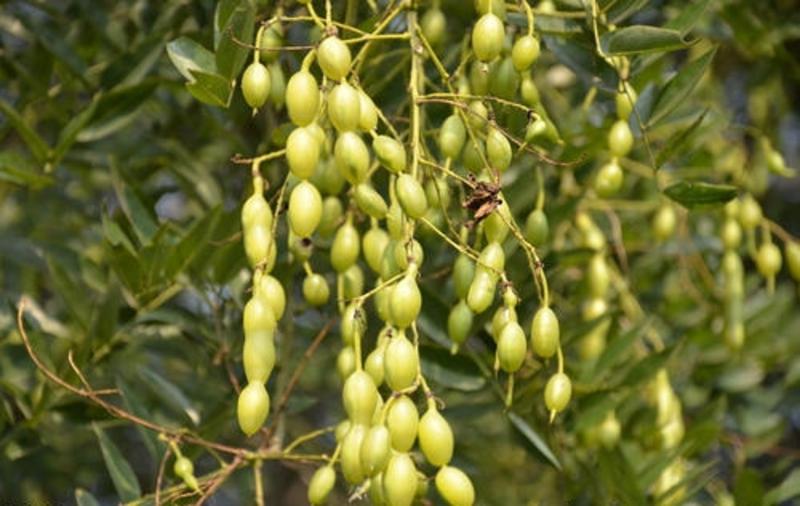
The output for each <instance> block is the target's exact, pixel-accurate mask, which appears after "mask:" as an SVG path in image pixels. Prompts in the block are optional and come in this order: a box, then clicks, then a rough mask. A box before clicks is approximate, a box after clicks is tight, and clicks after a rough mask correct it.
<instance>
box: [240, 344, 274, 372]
mask: <svg viewBox="0 0 800 506" xmlns="http://www.w3.org/2000/svg"><path fill="white" fill-rule="evenodd" d="M273 335H274V333H273V332H272V331H261V332H256V333H254V334H251V335H249V336H248V337H247V338H246V339H245V340H244V350H243V351H242V361H243V362H244V375H245V376H246V377H247V381H248V382H250V383H253V382H258V383H266V382H267V379H268V378H269V375H270V374H272V369H273V367H275V342H274V340H273Z"/></svg>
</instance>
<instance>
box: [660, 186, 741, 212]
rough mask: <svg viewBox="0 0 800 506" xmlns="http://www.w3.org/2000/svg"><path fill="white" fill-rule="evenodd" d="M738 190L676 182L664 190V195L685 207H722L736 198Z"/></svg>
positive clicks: (732, 187) (730, 187) (728, 187)
mask: <svg viewBox="0 0 800 506" xmlns="http://www.w3.org/2000/svg"><path fill="white" fill-rule="evenodd" d="M737 192H738V189H737V188H736V187H735V186H731V185H728V184H711V183H703V182H699V181H697V182H692V181H678V182H677V183H675V184H673V185H670V186H669V187H667V188H666V189H665V190H664V194H665V195H666V196H667V197H669V198H671V199H672V200H674V201H675V202H677V203H678V204H680V205H682V206H684V207H686V208H693V207H698V206H713V205H722V204H724V203H725V202H728V201H729V200H731V199H733V198H734V197H736V194H737Z"/></svg>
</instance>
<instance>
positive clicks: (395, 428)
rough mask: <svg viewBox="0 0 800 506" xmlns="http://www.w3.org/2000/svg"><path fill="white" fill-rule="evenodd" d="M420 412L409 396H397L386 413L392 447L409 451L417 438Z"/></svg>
mask: <svg viewBox="0 0 800 506" xmlns="http://www.w3.org/2000/svg"><path fill="white" fill-rule="evenodd" d="M418 424H419V412H418V411H417V407H416V406H415V405H414V402H413V401H412V400H411V399H410V398H409V397H408V396H407V395H401V396H400V397H397V398H396V399H395V400H394V402H392V405H391V406H389V411H388V412H387V413H386V427H387V428H388V429H389V434H391V436H392V448H394V449H395V450H396V451H398V452H407V451H409V450H411V447H412V446H414V440H415V439H417V426H418Z"/></svg>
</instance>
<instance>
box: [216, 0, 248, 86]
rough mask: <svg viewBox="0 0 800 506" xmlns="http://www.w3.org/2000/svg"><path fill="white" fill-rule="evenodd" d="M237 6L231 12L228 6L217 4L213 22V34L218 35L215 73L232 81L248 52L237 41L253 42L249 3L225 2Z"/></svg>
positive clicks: (239, 70) (240, 68)
mask: <svg viewBox="0 0 800 506" xmlns="http://www.w3.org/2000/svg"><path fill="white" fill-rule="evenodd" d="M227 3H228V4H237V5H235V7H234V10H233V11H232V12H230V11H229V9H230V7H231V6H230V5H227V6H224V7H225V8H224V9H223V3H222V2H221V3H219V4H218V6H217V12H216V16H215V18H216V19H215V21H214V33H215V34H218V37H217V39H216V41H215V44H216V48H217V50H216V64H217V72H218V73H219V74H220V75H222V76H224V77H227V78H228V79H229V80H230V79H233V78H234V77H235V76H236V75H238V74H239V72H241V70H242V66H243V65H244V62H245V60H246V59H247V56H248V55H249V54H250V50H249V49H248V48H246V47H243V46H242V45H241V44H239V43H237V41H250V40H253V26H254V25H255V9H253V6H252V4H251V3H250V2H242V1H238V2H227Z"/></svg>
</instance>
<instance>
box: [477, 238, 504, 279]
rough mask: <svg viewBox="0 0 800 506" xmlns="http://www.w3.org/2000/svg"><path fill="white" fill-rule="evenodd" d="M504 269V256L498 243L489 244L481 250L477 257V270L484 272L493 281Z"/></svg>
mask: <svg viewBox="0 0 800 506" xmlns="http://www.w3.org/2000/svg"><path fill="white" fill-rule="evenodd" d="M505 267H506V254H505V252H504V251H503V247H502V246H501V245H500V243H498V242H490V243H489V244H487V245H486V246H484V248H483V249H482V250H481V254H480V256H479V257H478V270H479V271H481V270H484V271H486V272H487V273H489V274H490V275H491V276H492V277H493V278H494V279H497V277H498V276H499V275H500V274H501V273H502V272H503V270H504V269H505Z"/></svg>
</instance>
